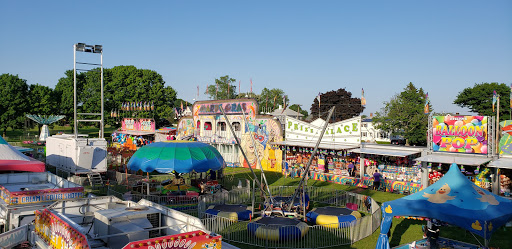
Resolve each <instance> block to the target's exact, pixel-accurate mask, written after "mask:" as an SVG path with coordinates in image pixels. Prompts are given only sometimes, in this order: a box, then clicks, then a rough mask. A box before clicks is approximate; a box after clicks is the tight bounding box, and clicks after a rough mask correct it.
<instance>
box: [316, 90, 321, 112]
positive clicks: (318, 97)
mask: <svg viewBox="0 0 512 249" xmlns="http://www.w3.org/2000/svg"><path fill="white" fill-rule="evenodd" d="M320 94H321V93H318V95H317V96H316V99H317V100H318V111H320Z"/></svg>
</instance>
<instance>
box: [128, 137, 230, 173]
mask: <svg viewBox="0 0 512 249" xmlns="http://www.w3.org/2000/svg"><path fill="white" fill-rule="evenodd" d="M224 164H225V163H224V158H222V156H221V155H220V153H219V152H218V151H217V149H215V148H214V147H213V146H211V145H209V144H205V143H201V142H193V141H182V140H179V141H177V140H176V141H169V142H156V143H152V144H149V145H146V146H143V147H141V148H140V149H138V150H137V152H135V153H134V154H133V156H132V157H131V158H130V161H128V168H129V169H130V170H139V169H140V170H142V171H144V172H153V171H157V172H160V173H172V172H173V171H176V172H178V173H190V172H192V171H195V172H206V171H208V170H219V169H220V168H221V167H222V166H223V165H224Z"/></svg>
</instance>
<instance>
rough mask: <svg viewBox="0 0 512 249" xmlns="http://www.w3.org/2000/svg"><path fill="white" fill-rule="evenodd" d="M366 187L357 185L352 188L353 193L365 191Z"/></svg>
mask: <svg viewBox="0 0 512 249" xmlns="http://www.w3.org/2000/svg"><path fill="white" fill-rule="evenodd" d="M365 190H366V189H365V188H361V187H357V188H355V189H352V190H350V192H352V193H356V194H360V193H361V192H363V191H365Z"/></svg>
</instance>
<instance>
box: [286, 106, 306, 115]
mask: <svg viewBox="0 0 512 249" xmlns="http://www.w3.org/2000/svg"><path fill="white" fill-rule="evenodd" d="M288 108H290V109H291V110H294V111H296V112H298V113H300V114H302V115H304V117H303V118H306V117H307V116H308V115H309V114H308V111H306V110H304V109H302V107H301V105H298V104H293V105H291V106H289V107H288Z"/></svg>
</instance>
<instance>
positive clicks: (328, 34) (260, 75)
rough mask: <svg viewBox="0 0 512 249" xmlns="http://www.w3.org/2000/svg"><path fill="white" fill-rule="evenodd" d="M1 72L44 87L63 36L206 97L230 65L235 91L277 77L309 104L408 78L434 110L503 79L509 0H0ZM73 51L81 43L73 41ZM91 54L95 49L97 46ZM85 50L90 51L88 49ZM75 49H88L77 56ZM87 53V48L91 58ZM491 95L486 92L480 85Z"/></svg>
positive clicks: (184, 94) (373, 92) (274, 84)
mask: <svg viewBox="0 0 512 249" xmlns="http://www.w3.org/2000/svg"><path fill="white" fill-rule="evenodd" d="M1 6H2V14H1V15H0V31H1V39H0V74H2V73H10V74H17V75H18V76H19V77H20V78H23V79H26V80H27V81H28V83H29V84H35V83H39V84H41V85H47V86H50V87H55V84H56V83H57V81H58V79H59V78H61V77H63V76H64V72H65V71H66V70H68V69H72V68H73V48H72V46H73V44H75V43H77V42H85V43H87V44H102V45H103V47H104V66H105V67H106V68H111V67H114V66H117V65H134V66H136V67H138V68H144V69H151V70H155V71H157V72H158V73H160V74H161V75H162V76H163V77H164V80H165V82H166V84H167V85H170V86H172V87H173V88H174V89H175V90H176V91H177V92H178V97H179V98H183V99H186V100H188V101H191V102H192V101H193V99H194V98H196V91H197V88H196V87H197V85H199V87H200V92H201V93H200V96H199V99H206V96H205V95H204V94H203V93H204V90H205V86H206V85H207V84H212V83H213V82H214V79H215V78H219V77H220V76H223V75H230V76H231V77H232V78H235V79H236V80H237V83H236V85H237V86H238V80H241V81H242V89H241V90H242V92H246V91H248V90H249V80H250V79H251V78H252V81H253V84H254V85H253V91H254V92H256V93H260V92H261V90H262V89H263V88H264V87H267V88H280V89H283V90H284V91H285V92H286V93H287V94H288V96H289V98H290V100H291V102H292V103H298V104H302V106H303V108H305V109H307V110H309V108H310V107H311V104H312V103H313V99H314V98H315V96H316V95H317V94H318V92H327V91H330V90H336V89H338V88H346V89H347V90H348V91H351V92H352V93H353V96H356V97H360V94H361V93H360V92H361V88H364V89H365V95H366V98H367V108H366V110H365V112H364V114H369V113H370V112H376V111H378V110H380V108H382V106H383V102H384V101H388V100H389V99H390V98H391V97H392V96H393V95H394V94H396V93H399V92H401V91H402V89H403V88H404V87H405V86H406V84H407V83H408V82H413V83H414V84H415V85H416V86H417V87H422V88H423V89H424V90H425V91H427V92H428V93H429V96H430V98H431V101H432V103H433V106H434V110H435V111H446V112H460V113H461V114H468V113H469V110H467V109H463V108H459V107H457V106H455V105H453V104H452V102H453V100H454V98H455V96H456V95H457V93H458V92H460V91H462V89H464V88H466V87H471V86H473V85H474V84H475V83H481V82H500V83H507V84H510V83H512V1H467V0H464V1H410V0H407V1H296V0H294V1H137V2H132V1H2V2H1ZM81 54H83V53H81ZM98 57H99V56H98ZM98 57H96V58H98ZM81 58H84V59H83V60H89V59H85V57H81ZM94 59H95V58H93V61H94ZM489 98H491V96H489Z"/></svg>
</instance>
